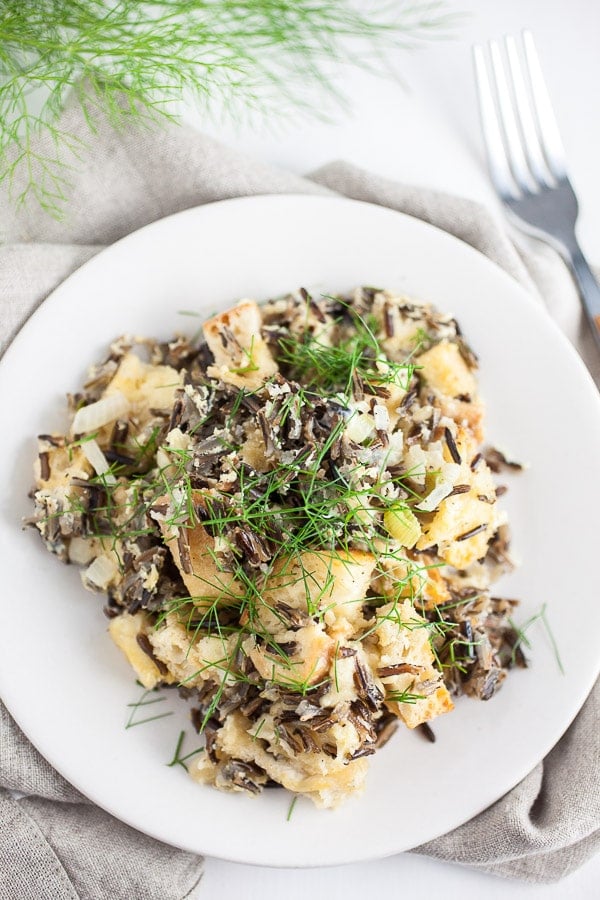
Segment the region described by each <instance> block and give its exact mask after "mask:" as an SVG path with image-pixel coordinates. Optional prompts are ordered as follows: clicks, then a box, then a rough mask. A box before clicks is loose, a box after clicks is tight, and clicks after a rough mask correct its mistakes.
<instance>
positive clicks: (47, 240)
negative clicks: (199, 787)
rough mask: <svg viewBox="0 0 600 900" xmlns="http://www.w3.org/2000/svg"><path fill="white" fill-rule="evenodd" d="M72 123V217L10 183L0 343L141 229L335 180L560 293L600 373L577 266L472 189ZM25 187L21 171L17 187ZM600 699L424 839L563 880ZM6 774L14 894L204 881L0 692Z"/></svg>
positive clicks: (5, 833)
mask: <svg viewBox="0 0 600 900" xmlns="http://www.w3.org/2000/svg"><path fill="white" fill-rule="evenodd" d="M62 125H63V126H64V128H65V129H66V130H68V131H69V132H71V133H72V134H74V135H76V136H77V137H78V138H81V140H83V142H84V143H87V144H88V148H87V151H86V152H85V153H84V154H83V157H82V160H81V161H80V162H76V163H75V168H74V169H73V171H72V174H71V180H72V185H71V189H70V192H71V200H70V203H69V205H68V207H67V217H66V219H65V220H64V221H62V222H57V221H55V220H53V219H51V218H50V217H49V216H48V215H47V214H46V213H44V212H43V211H41V210H39V209H36V208H35V207H33V206H30V207H28V208H19V209H18V210H16V209H15V208H14V207H13V205H12V204H11V202H10V200H9V199H8V197H7V196H6V195H5V194H4V195H2V196H0V221H2V222H4V226H3V237H4V243H3V245H2V246H0V296H1V304H2V319H1V325H0V351H1V349H2V347H3V346H5V345H6V344H8V342H9V341H10V340H11V339H12V338H13V337H14V335H15V333H16V331H17V330H18V328H19V327H20V326H21V325H22V324H23V322H24V321H26V319H27V318H28V317H29V315H30V314H31V313H32V312H33V310H34V309H35V308H36V307H37V306H38V305H39V303H40V302H41V301H42V300H43V299H44V297H46V296H47V295H48V294H49V293H50V292H51V291H52V290H53V289H54V288H55V287H56V286H57V285H58V284H60V282H61V281H62V280H64V278H66V277H67V276H68V275H69V274H70V273H71V272H72V271H74V270H75V269H77V268H78V267H79V266H80V265H82V263H84V262H85V261H86V260H88V259H90V258H91V257H92V256H93V255H94V254H95V253H97V252H98V251H99V250H101V249H102V247H103V246H105V245H108V244H110V243H112V242H113V241H115V240H118V239H119V238H120V237H123V236H124V235H126V234H128V233H129V232H131V231H132V230H135V229H137V228H139V227H141V226H143V225H145V224H148V223H150V222H153V221H155V220H157V219H159V218H161V217H163V216H165V215H169V214H171V213H174V212H177V211H179V210H182V209H186V208H189V207H192V206H196V205H199V204H203V203H209V202H212V201H215V200H220V199H225V198H229V197H241V196H249V195H256V194H269V193H304V194H317V195H318V194H329V193H333V194H339V195H343V196H346V197H350V198H353V199H357V200H362V201H365V202H368V203H374V204H379V205H383V206H386V207H389V208H391V209H395V210H398V211H400V212H403V213H405V214H408V215H411V216H414V217H416V218H419V219H421V220H423V221H425V222H428V223H430V224H431V225H434V226H435V227H437V228H441V229H442V230H445V231H447V232H448V233H450V234H452V235H454V236H455V237H456V238H458V239H459V240H462V241H465V242H466V243H468V244H469V245H470V246H471V247H474V248H475V249H476V250H478V251H479V252H481V253H483V254H485V255H486V256H487V257H488V258H489V259H490V260H492V261H493V262H494V263H495V264H496V265H498V266H500V267H501V268H502V269H504V270H505V271H506V272H508V274H509V275H511V276H512V277H513V278H515V279H516V280H517V281H519V282H520V283H521V284H522V285H523V286H524V287H525V288H526V289H527V290H529V291H530V292H531V293H532V294H533V295H534V296H536V297H537V299H538V300H539V301H540V302H543V303H545V305H546V307H547V309H548V311H549V313H550V314H551V315H553V316H554V318H555V319H556V321H557V322H558V323H559V325H560V326H561V327H562V328H563V330H564V331H565V333H566V334H567V335H568V337H569V338H570V339H571V340H572V341H573V342H574V343H575V345H576V346H577V347H578V349H579V350H580V352H581V353H582V354H583V356H584V358H585V359H586V360H587V362H588V364H589V366H590V368H591V369H592V371H593V373H594V374H595V376H596V378H597V379H600V363H599V360H598V359H597V358H596V357H597V354H596V353H595V348H594V347H593V342H592V340H591V336H590V335H588V334H587V331H586V328H585V327H584V324H583V317H582V314H581V309H580V304H579V301H578V298H577V294H576V291H575V288H574V285H573V282H572V281H571V279H570V276H569V274H568V272H567V270H566V268H565V266H564V264H563V263H562V261H561V260H560V258H559V257H558V255H557V254H556V253H554V251H552V250H551V249H549V248H548V247H545V246H543V245H540V244H538V243H534V242H528V241H525V240H522V241H521V240H519V243H518V246H517V245H516V244H515V243H514V242H513V240H512V239H511V238H510V237H509V236H508V233H507V231H506V230H505V228H504V226H503V224H502V223H501V221H499V220H498V219H497V218H496V217H495V216H494V215H493V214H492V213H490V212H489V211H487V210H486V209H484V208H483V207H482V206H480V205H479V204H477V203H475V202H473V201H471V200H466V199H462V198H458V197H453V196H450V195H446V194H442V193H440V192H437V191H431V190H427V189H423V188H418V187H412V186H406V185H401V184H398V183H396V182H393V181H390V180H389V179H384V178H381V177H379V176H377V175H372V174H370V173H368V172H365V171H363V170H361V169H358V168H356V167H354V166H351V165H349V164H347V163H344V162H335V163H331V164H329V165H327V166H324V167H322V168H320V169H319V170H317V171H316V172H313V173H312V174H311V175H310V176H307V177H306V178H300V177H298V176H295V175H291V174H289V173H287V172H284V171H281V170H276V169H274V168H271V167H268V166H265V165H263V164H261V163H258V162H256V161H255V160H252V159H250V158H247V157H245V156H244V155H242V154H240V153H237V152H235V151H233V150H230V149H228V148H226V147H223V146H221V145H220V144H218V143H217V142H215V141H214V140H212V139H209V138H207V137H205V136H203V135H202V134H199V133H197V132H195V131H193V130H191V129H189V128H186V127H176V126H173V125H168V126H166V127H165V128H164V129H163V130H160V131H149V130H139V129H135V128H133V127H132V128H131V129H126V130H123V131H120V132H118V133H117V132H115V131H114V130H113V129H111V127H110V126H109V125H108V123H107V122H104V121H99V122H98V123H97V131H96V133H95V134H94V135H93V136H90V134H89V133H88V131H87V126H86V124H85V122H84V120H83V119H82V116H81V114H80V112H79V111H78V109H77V108H76V107H75V106H70V107H69V108H68V109H67V110H66V111H65V113H64V116H63V121H62ZM40 142H41V147H40V150H41V152H44V151H46V152H49V150H50V147H49V146H44V138H40ZM22 187H23V185H19V184H16V185H15V191H16V193H18V192H19V190H20V189H22ZM82 302H83V301H82ZM599 707H600V686H599V685H596V687H595V688H594V690H593V691H592V693H591V695H590V697H589V698H588V700H587V702H586V704H585V705H584V707H583V709H582V710H581V712H580V714H579V715H578V717H577V718H576V720H575V721H574V723H573V724H572V725H571V727H570V729H569V730H568V731H567V733H566V734H565V736H564V737H563V738H562V740H561V741H559V743H558V744H557V745H556V747H555V748H554V749H553V750H552V751H551V753H550V754H549V755H548V756H547V757H546V759H545V760H543V761H542V762H540V763H539V765H538V766H536V768H535V769H534V770H533V772H531V773H530V774H529V775H528V776H527V777H526V778H525V779H524V780H523V781H522V782H521V783H520V784H519V785H517V786H516V787H515V788H514V789H513V790H512V791H510V792H509V793H508V794H507V795H506V796H505V797H503V798H502V799H501V800H499V801H498V802H497V803H495V804H493V806H491V807H490V808H489V809H487V810H485V811H484V812H483V813H481V814H480V815H479V816H477V817H475V818H474V819H472V820H471V821H470V822H467V823H466V824H464V825H462V826H461V827H459V828H457V829H456V830H455V831H453V832H451V833H450V834H447V835H444V836H443V837H440V838H438V839H436V840H434V841H431V842H429V843H427V844H425V845H423V846H422V847H420V848H418V849H417V850H416V851H415V852H418V853H423V854H427V855H429V856H433V857H436V858H438V859H443V860H448V861H453V862H456V863H459V864H462V865H469V866H473V867H476V868H479V869H482V870H485V871H488V872H492V873H495V874H498V875H502V876H510V877H514V878H521V879H524V880H527V881H532V882H551V881H556V880H558V879H559V878H561V877H563V876H564V875H566V874H568V873H569V872H571V871H573V869H575V868H577V867H578V866H579V865H581V864H582V863H583V862H584V861H585V860H586V859H588V858H589V857H590V856H591V855H592V854H593V853H594V852H596V851H597V850H598V847H599V846H600V832H599V828H600V784H599V782H598V772H599V771H600V729H599V728H598V722H599V711H600V710H599ZM0 789H3V790H2V793H1V795H0V804H1V816H0V862H1V866H0V872H1V874H0V894H1V895H2V896H6V897H11V898H12V897H15V898H16V897H19V898H25V900H27V898H29V897H31V898H32V900H33V898H35V900H44V898H46V897H48V898H53V900H54V898H58V897H60V898H63V897H64V898H72V897H73V898H77V897H81V898H90V900H96V898H98V900H99V898H103V897H111V898H114V900H119V898H123V900H125V898H131V897H137V896H143V897H144V898H145V900H153V898H156V900H170V898H173V900H175V898H183V897H192V896H198V895H199V893H198V890H199V888H198V885H199V884H200V878H201V874H202V859H201V858H200V857H197V856H194V855H193V854H190V853H186V852H184V851H180V850H176V849H174V848H172V847H168V846H166V845H164V844H161V843H159V842H158V841H155V840H153V839H152V838H150V837H147V836H146V835H143V834H141V833H139V832H136V831H134V830H133V829H131V828H129V827H128V826H127V825H124V824H123V823H121V822H118V821H116V820H115V819H113V818H112V817H111V816H109V815H108V814H107V813H105V812H104V811H103V810H100V809H98V808H97V807H95V806H94V805H93V804H91V803H90V802H89V801H88V800H86V799H85V798H84V797H82V796H81V795H80V794H79V792H78V791H76V790H75V788H73V787H72V786H71V785H69V784H68V782H66V781H65V779H63V778H62V777H61V776H60V775H59V774H58V773H57V772H55V771H54V770H53V769H52V767H51V766H50V764H49V763H48V762H47V761H46V760H44V758H43V757H42V756H41V755H40V754H39V753H38V752H37V750H35V748H33V747H32V745H31V744H30V743H29V741H28V740H27V738H26V737H25V736H24V735H23V734H22V732H21V731H20V729H19V728H18V727H17V726H16V724H15V723H14V722H13V721H12V719H11V718H10V716H9V714H8V712H7V711H6V710H5V709H4V707H2V706H1V705H0ZM10 792H17V793H16V794H14V793H13V794H11V793H10ZM19 798H20V799H19ZM200 893H201V889H200Z"/></svg>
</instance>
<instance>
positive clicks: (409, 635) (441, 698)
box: [373, 600, 454, 728]
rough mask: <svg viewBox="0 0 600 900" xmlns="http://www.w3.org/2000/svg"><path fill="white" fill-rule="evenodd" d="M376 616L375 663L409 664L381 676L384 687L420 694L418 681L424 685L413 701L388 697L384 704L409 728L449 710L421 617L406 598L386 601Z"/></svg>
mask: <svg viewBox="0 0 600 900" xmlns="http://www.w3.org/2000/svg"><path fill="white" fill-rule="evenodd" d="M377 618H378V620H379V621H378V626H377V628H376V629H375V630H374V632H373V634H374V635H375V636H376V640H377V652H378V653H379V661H378V663H377V665H378V667H379V668H380V669H382V668H385V667H386V666H396V665H398V664H402V663H406V664H407V666H410V667H411V670H410V671H407V672H403V673H401V674H398V675H388V676H384V677H382V679H381V680H382V684H383V685H384V687H385V688H386V690H387V691H390V692H391V691H393V692H397V693H402V692H407V693H408V694H412V695H415V694H416V695H421V691H420V690H419V684H422V685H424V686H426V687H424V688H423V693H422V697H423V699H419V700H414V701H413V702H399V701H398V700H393V699H389V700H387V701H386V706H387V707H388V708H389V709H390V710H391V711H392V712H393V713H394V714H395V715H397V716H398V717H399V718H401V719H402V721H403V722H404V723H405V725H407V726H408V727H409V728H415V727H416V726H417V725H420V724H422V723H423V722H427V721H428V720H429V719H433V718H435V717H436V716H439V715H442V713H446V712H450V711H451V710H452V709H453V708H454V704H453V703H452V700H451V698H450V695H449V693H448V691H447V689H446V687H445V685H444V683H443V682H442V681H441V679H440V672H439V670H438V669H437V668H436V666H435V659H434V655H433V650H432V649H431V645H430V643H429V628H428V626H427V623H426V621H425V619H423V618H422V616H420V615H419V614H418V613H417V612H416V610H415V608H414V606H413V605H412V603H411V602H410V601H409V600H405V601H404V602H403V603H402V604H395V603H387V604H386V605H385V606H382V607H381V609H379V610H378V612H377ZM432 682H433V683H435V682H438V686H437V687H436V688H435V690H434V691H431V689H430V687H429V685H431V684H432Z"/></svg>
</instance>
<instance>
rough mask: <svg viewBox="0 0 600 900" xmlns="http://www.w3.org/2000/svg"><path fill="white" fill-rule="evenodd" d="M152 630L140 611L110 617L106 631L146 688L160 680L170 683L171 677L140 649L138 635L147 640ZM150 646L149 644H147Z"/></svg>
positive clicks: (147, 619) (148, 621)
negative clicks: (165, 674) (164, 673)
mask: <svg viewBox="0 0 600 900" xmlns="http://www.w3.org/2000/svg"><path fill="white" fill-rule="evenodd" d="M151 632H152V625H151V622H150V619H149V618H148V616H147V615H146V613H144V612H142V611H140V612H137V613H135V614H134V615H130V614H129V613H123V614H122V615H120V616H117V617H116V618H114V619H111V620H110V622H109V625H108V633H109V634H110V636H111V638H112V639H113V641H114V642H115V644H116V645H117V647H118V648H119V649H120V650H122V651H123V653H124V654H125V656H126V657H127V661H128V662H129V664H130V665H131V666H132V668H133V670H134V671H135V673H136V675H137V677H138V679H139V680H140V681H141V683H142V684H143V686H144V687H145V688H146V689H147V690H151V689H152V688H153V687H156V685H157V684H159V683H160V682H163V681H166V682H167V683H172V682H173V680H174V679H173V678H170V677H169V676H166V677H165V676H164V675H163V674H162V673H161V670H160V668H159V666H158V665H157V664H156V662H155V661H154V659H153V658H152V657H151V656H150V655H149V654H148V653H146V651H145V650H143V649H142V646H141V644H140V642H139V641H138V637H140V636H143V637H142V640H143V638H145V639H146V640H148V636H149V634H151ZM149 646H150V645H149Z"/></svg>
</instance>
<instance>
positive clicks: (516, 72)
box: [504, 34, 554, 187]
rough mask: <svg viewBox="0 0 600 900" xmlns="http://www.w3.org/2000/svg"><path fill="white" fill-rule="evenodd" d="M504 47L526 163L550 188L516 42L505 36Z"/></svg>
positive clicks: (536, 176) (551, 184)
mask: <svg viewBox="0 0 600 900" xmlns="http://www.w3.org/2000/svg"><path fill="white" fill-rule="evenodd" d="M504 46H505V48H506V57H507V59H508V66H509V71H510V75H511V78H512V84H513V94H514V98H515V101H516V105H517V113H518V118H519V124H520V126H521V132H522V137H523V145H524V148H525V152H526V154H527V162H528V164H529V168H530V170H531V173H532V175H533V177H534V178H535V179H536V180H537V181H538V182H539V183H541V184H542V185H544V184H545V185H547V186H548V187H552V186H553V184H554V182H553V179H552V176H551V174H550V171H549V169H548V166H547V164H546V161H545V159H544V154H543V152H542V146H541V144H540V139H539V136H538V132H537V128H536V124H535V119H534V117H533V113H532V110H531V103H530V101H529V96H528V91H527V86H526V84H525V79H524V77H523V69H522V67H521V62H520V60H519V51H518V48H517V42H516V41H515V39H514V37H513V36H512V35H508V34H507V35H505V37H504Z"/></svg>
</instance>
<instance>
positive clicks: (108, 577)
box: [81, 556, 118, 591]
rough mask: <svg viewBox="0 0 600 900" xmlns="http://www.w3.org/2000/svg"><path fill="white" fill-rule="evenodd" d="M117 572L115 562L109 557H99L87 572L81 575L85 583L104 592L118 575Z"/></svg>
mask: <svg viewBox="0 0 600 900" xmlns="http://www.w3.org/2000/svg"><path fill="white" fill-rule="evenodd" d="M117 571H118V570H117V566H116V564H115V562H114V560H112V559H110V557H108V556H97V557H96V559H95V560H94V561H93V562H92V563H90V565H89V566H88V567H87V569H86V570H85V572H82V573H81V577H82V578H83V580H84V582H87V583H90V584H92V585H93V586H94V587H96V588H99V589H100V590H101V591H104V590H106V588H107V587H108V585H109V584H110V582H111V581H112V580H113V578H114V577H115V575H116V574H117Z"/></svg>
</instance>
